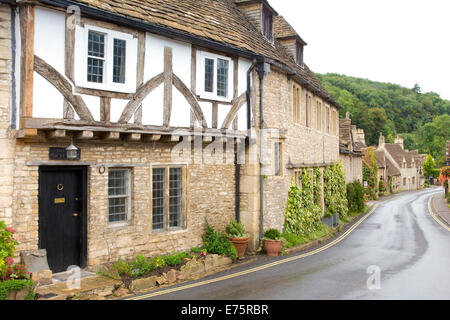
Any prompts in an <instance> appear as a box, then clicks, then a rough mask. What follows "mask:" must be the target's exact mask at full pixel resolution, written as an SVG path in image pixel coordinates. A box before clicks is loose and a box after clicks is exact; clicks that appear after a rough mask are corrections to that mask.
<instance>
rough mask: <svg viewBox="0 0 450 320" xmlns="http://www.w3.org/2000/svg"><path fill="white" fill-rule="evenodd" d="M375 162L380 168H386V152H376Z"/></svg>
mask: <svg viewBox="0 0 450 320" xmlns="http://www.w3.org/2000/svg"><path fill="white" fill-rule="evenodd" d="M374 154H375V160H376V161H377V166H378V168H384V167H386V157H385V154H384V150H375V151H374Z"/></svg>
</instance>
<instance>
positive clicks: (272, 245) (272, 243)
mask: <svg viewBox="0 0 450 320" xmlns="http://www.w3.org/2000/svg"><path fill="white" fill-rule="evenodd" d="M264 250H265V251H266V253H267V255H268V256H270V257H278V253H279V252H280V250H281V240H270V239H264Z"/></svg>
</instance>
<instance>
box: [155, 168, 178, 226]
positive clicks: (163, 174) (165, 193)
mask: <svg viewBox="0 0 450 320" xmlns="http://www.w3.org/2000/svg"><path fill="white" fill-rule="evenodd" d="M182 222H183V168H181V167H163V168H153V170H152V230H155V231H157V230H165V229H168V228H177V227H182Z"/></svg>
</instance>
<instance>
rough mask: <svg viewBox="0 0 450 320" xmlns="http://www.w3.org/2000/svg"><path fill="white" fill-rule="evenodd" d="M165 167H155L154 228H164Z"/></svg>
mask: <svg viewBox="0 0 450 320" xmlns="http://www.w3.org/2000/svg"><path fill="white" fill-rule="evenodd" d="M165 172H166V169H165V168H154V169H153V174H152V217H153V219H152V222H153V230H157V229H164V212H165V207H166V205H165V201H164V200H165V189H166V188H165V180H166V174H165Z"/></svg>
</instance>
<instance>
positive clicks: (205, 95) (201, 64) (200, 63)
mask: <svg viewBox="0 0 450 320" xmlns="http://www.w3.org/2000/svg"><path fill="white" fill-rule="evenodd" d="M206 58H208V59H212V60H214V77H213V92H206V91H205V60H206ZM217 59H222V60H226V61H228V92H227V97H222V96H218V95H217ZM233 84H234V61H233V59H231V58H229V57H226V56H221V55H218V54H214V53H209V52H205V51H198V52H197V86H196V87H197V95H199V96H200V98H202V99H208V100H215V101H222V102H231V101H232V100H233V88H234V85H233Z"/></svg>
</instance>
